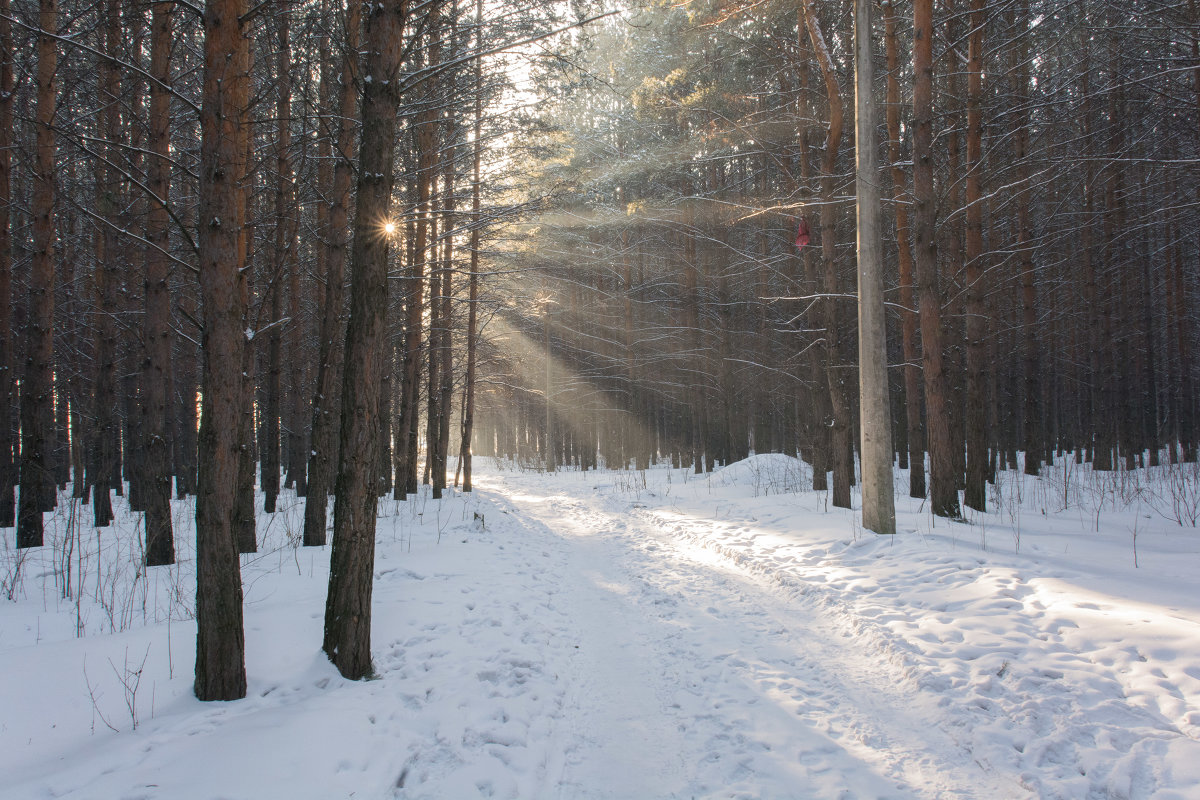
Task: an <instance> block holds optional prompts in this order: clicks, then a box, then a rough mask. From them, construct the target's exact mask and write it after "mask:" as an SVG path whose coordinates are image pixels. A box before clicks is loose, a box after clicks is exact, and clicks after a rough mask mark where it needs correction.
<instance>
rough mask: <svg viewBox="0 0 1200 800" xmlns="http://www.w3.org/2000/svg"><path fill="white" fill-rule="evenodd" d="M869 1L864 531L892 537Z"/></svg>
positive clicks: (861, 97) (863, 59) (863, 113)
mask: <svg viewBox="0 0 1200 800" xmlns="http://www.w3.org/2000/svg"><path fill="white" fill-rule="evenodd" d="M872 78H873V69H872V65H871V0H854V151H855V155H854V162H855V165H856V167H857V177H856V180H855V185H856V191H857V195H858V202H857V203H856V211H857V217H858V389H859V400H858V403H859V419H860V428H861V432H860V436H861V448H862V520H863V527H864V528H866V529H867V530H872V531H875V532H876V533H887V534H890V533H895V532H896V504H895V498H894V496H893V495H894V492H893V488H892V416H891V411H890V409H889V406H888V377H887V332H886V325H885V322H884V313H883V252H882V248H881V247H880V244H879V204H880V199H881V193H880V190H879V163H878V158H877V157H876V154H875V103H874V101H873V99H872V97H871V84H872V82H873V81H872Z"/></svg>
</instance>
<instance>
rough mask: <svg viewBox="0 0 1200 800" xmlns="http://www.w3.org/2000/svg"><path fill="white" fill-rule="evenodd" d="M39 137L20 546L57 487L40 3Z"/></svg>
mask: <svg viewBox="0 0 1200 800" xmlns="http://www.w3.org/2000/svg"><path fill="white" fill-rule="evenodd" d="M38 28H39V29H40V31H39V33H38V36H37V61H38V63H37V73H36V76H35V79H34V80H35V84H36V87H37V110H36V111H35V123H36V126H37V142H36V149H35V153H34V168H33V201H32V209H31V210H32V216H33V262H32V264H31V267H30V279H29V313H28V319H27V320H26V325H25V331H26V343H25V369H24V371H23V374H22V380H21V475H20V480H21V492H20V496H19V497H18V502H17V547H41V546H42V536H43V526H42V512H43V511H45V510H47V509H46V508H45V505H46V503H45V494H46V486H47V485H49V486H50V487H51V489H53V486H54V484H53V477H52V475H51V470H50V467H51V457H52V455H53V452H54V395H53V378H52V371H53V369H54V167H55V163H54V162H55V158H54V156H55V140H54V106H55V102H56V100H57V88H56V86H55V80H54V75H55V71H56V69H57V64H58V51H57V47H56V45H55V42H54V39H53V38H51V37H52V36H53V35H55V34H56V33H57V32H58V6H57V3H56V2H55V0H39V2H38Z"/></svg>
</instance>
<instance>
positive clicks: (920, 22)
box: [913, 0, 962, 518]
mask: <svg viewBox="0 0 1200 800" xmlns="http://www.w3.org/2000/svg"><path fill="white" fill-rule="evenodd" d="M913 72H914V80H913V204H914V212H915V213H914V215H913V216H914V221H915V226H914V232H915V234H916V246H915V248H914V256H915V258H914V267H915V272H916V280H917V292H918V295H919V298H920V304H921V308H920V315H921V364H922V367H923V369H924V372H925V419H926V430H927V433H928V437H929V490H930V501H931V504H932V506H933V513H934V514H936V515H938V516H939V517H951V518H957V517H959V516H961V514H962V512H961V510H960V509H959V505H958V480H957V478H956V476H955V474H954V461H955V459H954V453H953V451H952V445H951V436H950V427H949V415H948V413H947V409H946V399H947V398H946V394H947V385H946V373H945V370H944V367H943V358H942V307H941V302H942V298H941V292H940V290H939V289H938V269H937V239H936V228H937V209H936V207H935V198H934V192H933V0H914V2H913Z"/></svg>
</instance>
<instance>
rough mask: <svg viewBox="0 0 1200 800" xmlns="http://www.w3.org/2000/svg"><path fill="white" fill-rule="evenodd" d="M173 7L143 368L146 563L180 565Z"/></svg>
mask: <svg viewBox="0 0 1200 800" xmlns="http://www.w3.org/2000/svg"><path fill="white" fill-rule="evenodd" d="M174 8H175V6H174V3H156V4H155V5H154V8H153V10H152V12H151V15H152V16H151V43H150V74H151V76H152V78H153V80H152V81H151V82H150V142H149V144H150V156H149V159H148V161H147V164H146V168H147V179H146V183H147V188H149V189H150V192H151V193H152V194H153V197H152V198H151V199H150V204H149V208H148V210H147V215H146V243H147V244H146V287H145V311H146V321H145V333H144V339H145V348H146V361H145V364H144V366H143V370H142V388H143V391H144V396H143V398H142V406H141V407H142V435H143V436H144V437H145V442H146V454H145V459H146V479H147V480H146V485H145V487H144V489H145V501H146V514H145V520H146V564H147V566H160V565H163V564H173V563H175V539H174V532H173V530H172V525H171V444H170V437H169V435H168V433H167V413H168V409H169V408H170V404H169V402H168V397H169V393H170V391H171V292H170V287H169V286H168V285H167V279H168V275H169V263H170V262H169V259H168V244H169V243H168V234H167V231H168V225H169V224H170V218H169V216H168V214H167V206H166V204H167V202H168V196H169V194H170V187H171V173H170V162H169V161H168V158H169V156H170V149H171V129H170V121H171V120H170V101H171V98H170V94H169V93H168V88H167V87H168V85H169V84H168V82H169V80H170V77H171V76H170V72H171V70H170V67H171V63H170V58H171V28H172V17H173V15H174Z"/></svg>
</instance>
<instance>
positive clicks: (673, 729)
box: [504, 475, 1027, 798]
mask: <svg viewBox="0 0 1200 800" xmlns="http://www.w3.org/2000/svg"><path fill="white" fill-rule="evenodd" d="M505 483H506V485H507V488H506V491H505V492H504V494H505V496H506V499H508V500H509V501H510V502H511V503H512V504H513V506H514V508H513V509H512V511H513V512H515V514H516V515H517V516H518V517H519V518H520V519H521V520H522V527H524V528H525V529H526V531H525V532H524V535H525V536H528V537H530V538H531V539H532V538H536V539H542V538H543V537H548V538H549V540H550V542H553V543H554V544H555V545H556V548H555V549H559V548H561V552H562V560H561V564H562V569H563V571H562V572H561V573H560V575H559V578H558V583H559V586H560V588H561V592H562V595H561V596H562V598H563V599H562V601H561V605H562V606H564V607H565V608H566V609H567V610H568V616H569V618H570V619H571V620H573V621H574V622H575V624H577V626H578V636H579V648H578V653H577V654H576V656H575V657H574V658H573V659H572V661H571V667H570V678H569V681H568V684H569V686H570V687H571V688H570V689H568V691H567V697H566V702H565V706H564V708H563V717H564V720H565V723H564V727H565V734H566V735H565V736H564V737H563V739H562V743H563V753H562V773H561V777H559V778H557V783H558V791H557V793H550V794H548V796H557V797H562V798H627V797H671V798H675V797H679V798H690V797H707V796H713V797H716V796H719V797H744V798H752V797H830V798H833V797H853V798H934V797H939V798H949V797H1010V798H1011V797H1022V796H1026V795H1027V792H1026V791H1025V790H1023V789H1021V787H1020V786H1019V785H1018V784H1017V783H1016V782H1015V781H1014V780H1006V779H1005V776H996V775H994V774H991V773H989V772H987V771H985V770H984V769H982V768H981V767H980V766H979V765H978V764H977V763H976V761H975V760H974V759H972V758H971V755H970V753H969V752H966V751H965V750H964V749H963V748H962V747H961V746H960V745H959V744H958V743H956V741H955V740H954V737H953V735H952V732H950V731H948V730H946V728H948V727H951V725H952V721H951V719H950V718H949V717H947V716H946V715H945V714H943V713H941V712H940V711H939V710H938V708H937V707H936V706H934V705H932V704H917V703H914V702H913V698H912V697H911V696H910V694H909V693H908V691H907V690H906V688H905V687H904V684H903V682H902V681H897V680H895V678H894V675H893V669H894V667H893V665H891V664H889V663H887V661H886V660H884V659H881V658H880V657H879V654H878V652H876V653H869V652H867V651H866V649H865V648H864V647H863V645H862V644H861V643H858V642H856V641H855V640H854V639H852V638H850V637H849V636H847V635H846V633H845V631H846V630H847V627H846V625H845V623H846V620H845V619H837V618H836V617H837V616H838V615H839V614H841V615H844V614H846V613H848V608H849V607H848V606H846V607H843V608H841V609H837V610H833V609H831V608H829V607H828V606H825V605H823V604H822V603H820V602H819V601H817V599H816V598H814V597H806V596H805V595H804V594H802V593H797V592H791V591H785V590H783V589H782V588H781V586H780V585H779V584H778V583H772V582H770V581H768V580H766V579H764V578H763V576H762V575H760V574H755V573H754V572H752V571H751V570H749V569H747V568H746V567H745V566H743V565H739V564H738V563H736V562H735V561H734V560H732V559H730V558H727V557H725V556H723V555H721V554H720V553H718V552H716V551H714V550H712V549H709V548H706V547H702V546H700V545H698V544H696V543H695V539H694V535H695V534H696V533H697V530H695V529H693V530H689V531H686V532H685V531H681V530H679V528H680V527H681V526H685V527H689V528H692V527H693V526H694V528H696V529H703V528H704V527H705V526H706V525H711V523H708V522H706V521H705V520H703V519H692V520H691V521H690V522H689V523H686V524H685V523H677V524H676V526H675V529H674V530H673V529H671V528H667V527H664V526H663V525H662V524H661V520H659V519H658V518H656V517H655V516H654V515H652V514H647V513H644V512H643V510H642V509H639V508H637V507H636V506H637V504H634V507H633V508H631V507H630V504H629V502H628V500H627V498H622V497H620V496H615V497H614V496H613V494H612V493H610V492H607V491H605V492H601V491H593V492H592V493H591V494H588V493H586V492H584V491H579V490H575V491H573V492H572V494H571V495H569V496H568V495H563V494H555V493H554V491H555V488H556V487H555V485H554V484H552V483H547V482H546V481H544V480H540V481H539V480H536V479H532V480H522V476H521V475H515V476H506V478H505ZM607 488H610V487H606V489H607ZM700 532H701V533H702V531H700ZM681 533H684V534H686V533H690V534H693V537H689V536H688V535H681ZM857 624H858V626H859V627H860V628H861V626H862V625H864V624H871V623H869V622H868V621H865V620H859V621H857ZM851 627H853V626H851ZM547 777H548V778H550V779H551V780H554V779H555V776H553V775H548V776H547Z"/></svg>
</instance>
